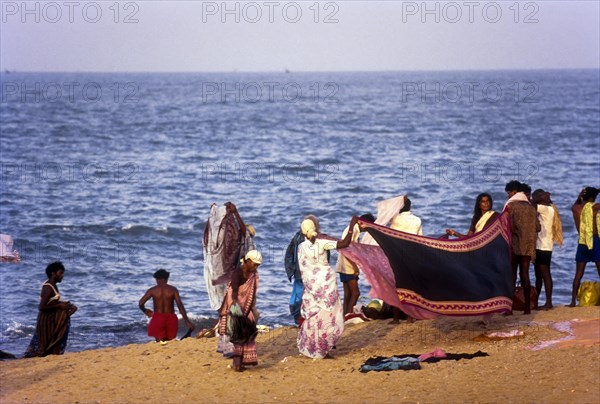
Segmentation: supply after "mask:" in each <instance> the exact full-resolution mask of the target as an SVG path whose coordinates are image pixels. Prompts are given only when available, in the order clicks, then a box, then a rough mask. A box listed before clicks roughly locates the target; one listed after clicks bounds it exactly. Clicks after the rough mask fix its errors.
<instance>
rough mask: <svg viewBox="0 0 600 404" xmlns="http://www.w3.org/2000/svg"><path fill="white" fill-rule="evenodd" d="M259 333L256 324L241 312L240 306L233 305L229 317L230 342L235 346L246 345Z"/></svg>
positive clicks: (228, 333) (228, 332)
mask: <svg viewBox="0 0 600 404" xmlns="http://www.w3.org/2000/svg"><path fill="white" fill-rule="evenodd" d="M235 306H237V307H235ZM257 333H258V331H257V329H256V323H255V322H254V321H252V320H250V319H249V318H248V317H247V316H245V315H244V314H243V313H242V312H241V308H240V307H239V305H237V304H234V305H232V306H231V308H230V310H229V314H228V316H227V335H228V336H229V341H230V342H231V343H232V344H235V345H244V344H247V343H248V342H250V341H252V340H254V338H256V334H257Z"/></svg>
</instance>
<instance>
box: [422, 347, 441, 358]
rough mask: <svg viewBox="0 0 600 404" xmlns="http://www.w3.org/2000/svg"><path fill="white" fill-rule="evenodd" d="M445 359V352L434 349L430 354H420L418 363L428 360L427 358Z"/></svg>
mask: <svg viewBox="0 0 600 404" xmlns="http://www.w3.org/2000/svg"><path fill="white" fill-rule="evenodd" d="M445 357H446V352H444V351H443V350H442V349H440V348H435V349H434V350H433V351H431V352H427V353H424V354H421V356H419V360H420V361H424V360H426V359H429V358H445Z"/></svg>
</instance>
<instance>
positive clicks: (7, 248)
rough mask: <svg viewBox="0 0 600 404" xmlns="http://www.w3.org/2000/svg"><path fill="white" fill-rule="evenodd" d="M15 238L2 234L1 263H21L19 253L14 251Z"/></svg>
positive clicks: (0, 239) (0, 238)
mask: <svg viewBox="0 0 600 404" xmlns="http://www.w3.org/2000/svg"><path fill="white" fill-rule="evenodd" d="M13 245H14V241H13V238H12V237H11V236H10V235H8V234H0V262H13V263H18V262H20V261H21V256H20V255H19V252H18V251H17V250H15V249H13Z"/></svg>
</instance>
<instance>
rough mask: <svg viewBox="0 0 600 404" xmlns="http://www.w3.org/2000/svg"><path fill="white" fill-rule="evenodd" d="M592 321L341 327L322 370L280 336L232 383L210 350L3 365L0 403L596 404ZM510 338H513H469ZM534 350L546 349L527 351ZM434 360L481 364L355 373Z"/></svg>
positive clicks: (152, 350) (200, 343)
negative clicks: (370, 366) (373, 361)
mask: <svg viewBox="0 0 600 404" xmlns="http://www.w3.org/2000/svg"><path fill="white" fill-rule="evenodd" d="M599 317H600V307H578V308H568V307H558V308H555V309H554V310H551V311H535V312H534V313H532V314H531V315H526V316H525V315H521V314H519V313H517V314H515V315H512V316H493V317H492V318H491V319H489V321H487V324H486V323H485V322H483V321H482V320H483V319H482V318H481V317H473V318H449V317H444V318H438V319H434V320H427V321H417V322H415V323H406V322H403V323H401V324H399V325H390V324H389V320H379V321H369V322H365V323H360V324H347V327H346V330H345V332H344V335H343V337H342V340H341V341H340V342H339V344H338V346H337V352H335V354H334V355H335V359H328V360H312V359H309V358H306V357H303V356H300V355H299V354H298V351H297V348H296V343H295V341H296V329H295V328H293V327H284V328H279V329H276V330H272V331H270V332H268V333H264V334H261V335H260V336H259V337H258V340H257V342H258V352H259V366H258V367H255V368H250V369H249V370H247V371H245V372H243V373H236V372H234V371H233V370H232V369H231V368H230V367H229V365H230V363H231V361H230V360H226V359H224V358H223V357H222V356H221V355H220V354H218V353H217V352H215V347H216V340H215V339H214V338H210V339H195V338H188V339H185V340H183V341H172V342H170V343H169V344H168V345H166V346H161V345H159V344H156V343H153V342H149V343H147V344H139V345H129V346H124V347H119V348H109V349H101V350H94V351H85V352H78V353H67V354H65V355H63V356H53V357H46V358H35V359H19V360H9V361H3V362H1V363H0V366H1V370H0V377H1V380H2V384H1V387H0V401H1V402H2V403H66V402H69V403H117V402H118V403H142V402H143V403H158V402H162V403H188V402H189V403H191V402H251V403H258V402H335V403H343V402H345V403H358V402H426V403H433V402H544V403H565V402H572V403H575V402H577V403H597V402H598V398H599V397H600V383H599V382H600V372H598V370H599V363H600V337H599V333H600V326H599V322H598V321H599ZM557 325H559V326H560V325H562V327H563V328H562V330H563V331H558V330H557V329H555V328H556V326H557ZM565 326H566V328H565ZM513 330H518V331H521V332H522V333H523V335H522V336H520V337H516V338H503V339H499V340H498V339H493V338H485V337H484V338H481V336H482V335H488V334H490V333H493V332H509V331H513ZM548 341H554V343H552V344H548V343H547V342H548ZM540 344H541V345H540ZM542 345H551V346H549V347H545V348H541V349H537V350H536V349H532V348H535V347H536V346H537V347H538V348H539V347H540V346H542ZM436 348H440V349H442V350H444V351H445V352H446V353H475V352H477V351H483V352H486V353H487V354H489V356H487V357H477V358H473V359H463V360H459V361H453V360H442V361H440V362H437V363H422V364H421V366H422V368H421V369H420V370H396V371H389V372H374V371H372V372H368V373H362V372H360V371H359V368H360V366H361V365H362V364H363V363H364V362H365V360H367V359H368V358H370V357H374V356H386V357H387V356H392V355H402V354H422V353H426V352H430V351H432V350H434V349H436Z"/></svg>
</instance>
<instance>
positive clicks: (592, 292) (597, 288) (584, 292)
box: [577, 281, 600, 307]
mask: <svg viewBox="0 0 600 404" xmlns="http://www.w3.org/2000/svg"><path fill="white" fill-rule="evenodd" d="M577 299H579V305H580V306H582V307H584V306H596V305H597V304H598V300H599V299H600V282H594V281H585V282H583V283H582V284H581V286H580V287H579V292H578V293H577Z"/></svg>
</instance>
